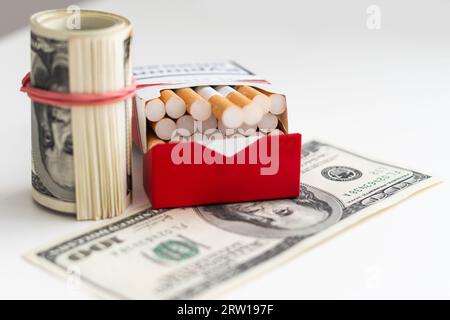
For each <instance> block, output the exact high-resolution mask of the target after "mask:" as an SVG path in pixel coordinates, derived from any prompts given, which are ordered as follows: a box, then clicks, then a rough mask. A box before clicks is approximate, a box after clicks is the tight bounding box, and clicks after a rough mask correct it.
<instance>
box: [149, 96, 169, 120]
mask: <svg viewBox="0 0 450 320" xmlns="http://www.w3.org/2000/svg"><path fill="white" fill-rule="evenodd" d="M165 115H166V109H165V108H164V102H162V101H161V100H160V99H158V98H156V99H152V100H150V101H147V103H146V104H145V116H146V117H147V119H148V120H150V121H153V122H156V121H159V120H161V119H162V118H164V116H165Z"/></svg>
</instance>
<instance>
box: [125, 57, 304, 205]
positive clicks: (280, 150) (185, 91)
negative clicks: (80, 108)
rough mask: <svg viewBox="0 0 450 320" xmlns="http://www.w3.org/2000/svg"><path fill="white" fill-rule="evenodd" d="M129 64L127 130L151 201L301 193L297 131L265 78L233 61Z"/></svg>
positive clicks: (232, 199)
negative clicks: (134, 86) (131, 98)
mask: <svg viewBox="0 0 450 320" xmlns="http://www.w3.org/2000/svg"><path fill="white" fill-rule="evenodd" d="M133 72H134V76H135V78H136V80H137V82H138V87H139V89H138V91H137V93H136V96H135V103H134V105H133V121H132V136H133V141H134V143H135V144H136V145H137V146H138V147H139V148H140V150H141V151H142V152H143V175H144V177H143V181H144V188H145V191H146V193H147V195H148V197H149V199H150V202H151V203H152V207H153V208H154V209H159V208H172V207H183V206H197V205H207V204H213V203H227V202H242V201H253V200H264V199H278V198H292V197H297V196H298V195H299V192H300V158H301V135H300V134H299V133H289V132H288V117H287V103H286V97H285V96H284V95H283V94H282V93H281V92H280V91H279V90H277V89H275V88H274V87H273V86H272V85H271V84H270V83H269V82H268V81H267V80H265V79H263V78H261V77H259V76H257V75H255V74H253V73H252V72H250V71H248V70H247V69H245V68H243V67H241V66H240V65H238V64H236V63H235V62H222V63H199V64H174V65H149V66H141V67H136V68H135V69H134V71H133Z"/></svg>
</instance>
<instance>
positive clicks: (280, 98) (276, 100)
mask: <svg viewBox="0 0 450 320" xmlns="http://www.w3.org/2000/svg"><path fill="white" fill-rule="evenodd" d="M258 91H259V92H261V93H263V94H265V95H266V96H268V97H269V99H270V112H271V113H273V114H282V113H283V112H284V111H285V110H286V97H285V96H284V95H282V94H279V93H270V92H267V91H265V90H262V89H258Z"/></svg>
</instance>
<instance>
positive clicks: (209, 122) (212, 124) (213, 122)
mask: <svg viewBox="0 0 450 320" xmlns="http://www.w3.org/2000/svg"><path fill="white" fill-rule="evenodd" d="M199 126H201V127H200V131H201V132H203V133H205V132H206V131H208V130H210V129H217V119H216V118H215V117H214V115H211V117H209V118H208V119H206V120H205V121H202V122H200V124H199Z"/></svg>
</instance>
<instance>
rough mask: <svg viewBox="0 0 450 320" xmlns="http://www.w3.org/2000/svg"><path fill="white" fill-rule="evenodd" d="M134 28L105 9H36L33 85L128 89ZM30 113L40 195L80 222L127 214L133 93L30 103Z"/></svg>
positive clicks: (35, 189) (75, 89) (35, 191)
mask: <svg viewBox="0 0 450 320" xmlns="http://www.w3.org/2000/svg"><path fill="white" fill-rule="evenodd" d="M73 15H77V16H75V17H74V16H73ZM74 22H75V23H74ZM131 32H132V27H131V24H130V22H129V21H128V20H127V19H126V18H124V17H121V16H118V15H114V14H110V13H105V12H99V11H89V10H81V11H79V12H75V13H71V12H67V11H65V10H51V11H43V12H39V13H36V14H34V15H33V16H32V17H31V74H30V76H31V87H33V88H38V89H43V90H46V91H49V92H65V93H74V94H102V93H105V92H112V91H115V90H120V89H122V88H125V87H127V86H130V85H131V82H132V80H131V79H132V78H131V65H130V40H131ZM31 117H32V121H31V122H32V185H33V191H32V194H33V198H34V200H35V201H37V202H38V203H40V204H41V205H43V206H45V207H48V208H51V209H53V210H57V211H61V212H67V213H75V214H76V216H77V219H79V220H90V219H103V218H111V217H115V216H118V215H120V214H121V213H123V212H124V211H125V209H126V207H127V206H128V204H129V202H130V200H131V132H130V127H131V126H130V124H131V98H129V99H125V100H122V101H119V102H116V103H111V104H104V105H100V106H93V105H86V106H76V107H62V106H58V105H49V104H45V103H41V102H32V106H31Z"/></svg>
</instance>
